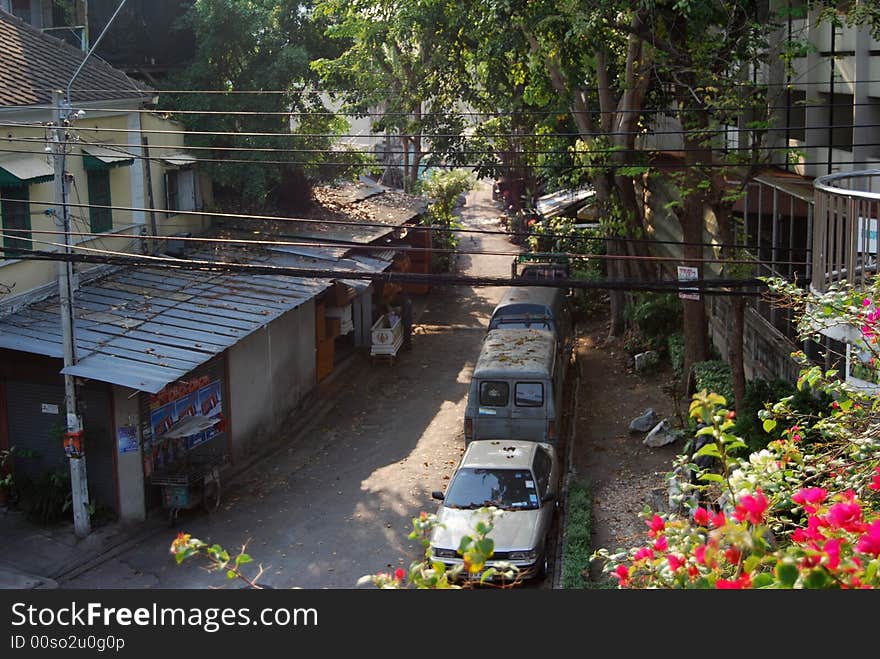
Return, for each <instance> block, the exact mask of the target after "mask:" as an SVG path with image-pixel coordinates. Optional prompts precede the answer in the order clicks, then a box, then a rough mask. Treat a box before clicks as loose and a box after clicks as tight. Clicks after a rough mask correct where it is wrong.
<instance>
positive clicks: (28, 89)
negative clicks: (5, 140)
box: [0, 10, 144, 107]
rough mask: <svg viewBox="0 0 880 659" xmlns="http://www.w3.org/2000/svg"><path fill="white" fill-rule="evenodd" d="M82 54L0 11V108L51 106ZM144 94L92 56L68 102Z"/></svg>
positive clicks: (78, 63)
mask: <svg viewBox="0 0 880 659" xmlns="http://www.w3.org/2000/svg"><path fill="white" fill-rule="evenodd" d="M84 55H85V54H84V53H83V52H81V51H80V50H78V49H76V48H74V47H73V46H71V45H69V44H67V43H65V42H64V41H62V40H60V39H56V38H55V37H50V36H49V35H47V34H44V33H43V32H41V31H39V30H37V29H36V28H33V27H31V26H30V25H28V24H27V23H25V22H23V21H22V20H20V19H19V18H16V17H15V16H13V15H12V14H9V13H6V12H4V11H2V10H0V107H10V106H12V107H18V106H31V105H44V104H50V103H51V102H52V90H53V89H62V90H66V89H67V85H68V84H69V82H70V79H71V78H72V77H73V74H74V73H75V72H76V69H77V67H78V66H79V65H80V63H81V62H82V61H83V57H84ZM78 90H80V91H78ZM138 90H141V91H140V93H139V91H138ZM143 91H144V86H143V85H142V84H140V83H138V82H137V81H135V80H133V79H132V78H129V77H128V76H127V75H125V74H124V73H123V72H121V71H118V70H116V69H114V68H113V67H112V66H110V65H109V64H107V63H106V62H103V61H102V60H100V59H98V58H97V57H95V56H94V55H92V56H91V57H90V58H89V59H88V61H87V62H86V65H85V66H84V67H83V68H82V71H80V72H79V75H77V77H76V80H75V81H74V84H73V85H72V87H71V101H72V102H74V103H77V102H80V103H81V102H83V101H105V100H116V99H125V98H136V97H137V96H139V95H141V94H142V93H143Z"/></svg>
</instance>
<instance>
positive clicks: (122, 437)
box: [117, 426, 139, 453]
mask: <svg viewBox="0 0 880 659" xmlns="http://www.w3.org/2000/svg"><path fill="white" fill-rule="evenodd" d="M117 440H118V443H119V452H120V453H132V452H134V451H137V450H138V448H139V447H138V436H137V428H136V427H135V426H122V427H121V428H118V429H117Z"/></svg>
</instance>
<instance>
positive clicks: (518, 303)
mask: <svg viewBox="0 0 880 659" xmlns="http://www.w3.org/2000/svg"><path fill="white" fill-rule="evenodd" d="M494 329H544V330H550V331H551V332H553V334H554V335H555V336H556V339H557V341H558V345H559V352H560V356H561V357H563V358H567V357H568V355H569V353H570V351H571V345H572V340H573V337H572V333H573V326H572V319H571V310H570V309H569V306H568V296H567V292H566V290H564V289H562V288H556V287H553V286H511V287H510V288H508V289H507V291H505V293H504V295H503V296H502V297H501V301H500V302H498V304H497V305H496V306H495V310H494V311H493V312H492V317H491V318H490V319H489V330H490V331H491V330H494Z"/></svg>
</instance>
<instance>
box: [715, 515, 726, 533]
mask: <svg viewBox="0 0 880 659" xmlns="http://www.w3.org/2000/svg"><path fill="white" fill-rule="evenodd" d="M725 524H727V518H726V517H725V516H724V513H716V514H715V515H713V516H712V526H714V527H715V528H716V529H718V528H721V527H722V526H724V525H725Z"/></svg>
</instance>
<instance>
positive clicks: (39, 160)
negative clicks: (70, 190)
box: [0, 153, 55, 186]
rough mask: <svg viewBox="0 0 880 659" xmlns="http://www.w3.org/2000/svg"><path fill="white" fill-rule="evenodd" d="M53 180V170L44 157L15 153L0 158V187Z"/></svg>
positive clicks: (34, 154)
mask: <svg viewBox="0 0 880 659" xmlns="http://www.w3.org/2000/svg"><path fill="white" fill-rule="evenodd" d="M53 178H55V170H54V169H53V168H52V165H50V164H49V162H48V158H47V157H46V156H45V155H42V154H36V153H33V154H31V153H16V154H12V155H6V156H4V157H3V158H0V185H4V186H5V185H9V186H19V185H33V184H34V183H45V182H46V181H51V180H52V179H53Z"/></svg>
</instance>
